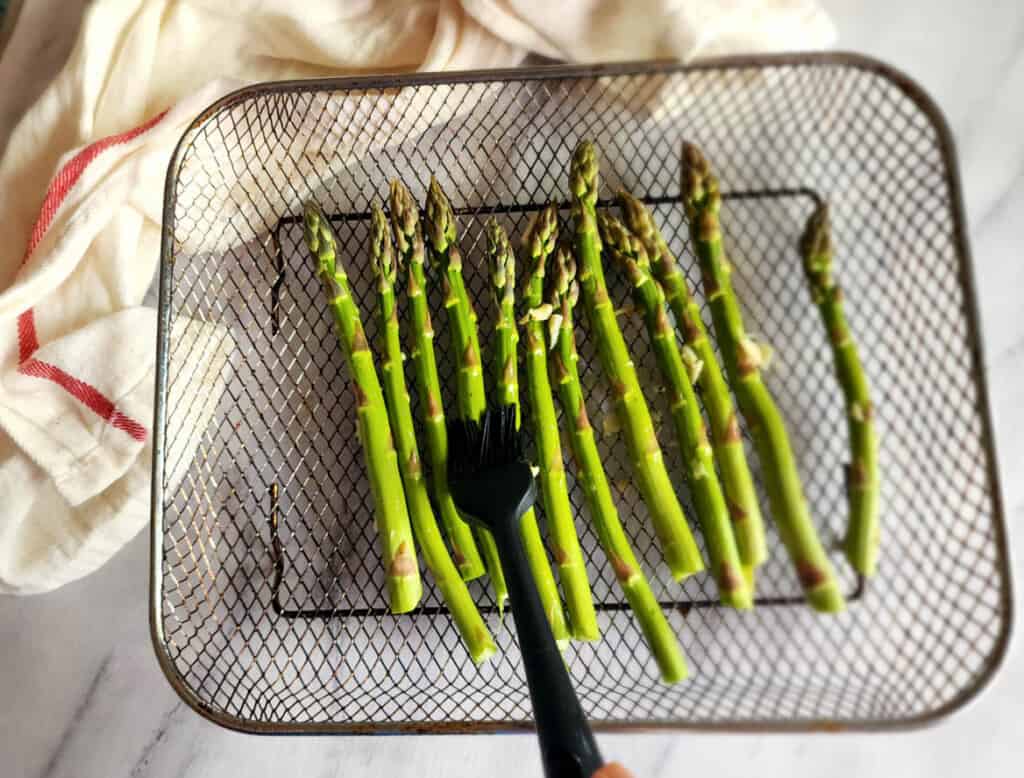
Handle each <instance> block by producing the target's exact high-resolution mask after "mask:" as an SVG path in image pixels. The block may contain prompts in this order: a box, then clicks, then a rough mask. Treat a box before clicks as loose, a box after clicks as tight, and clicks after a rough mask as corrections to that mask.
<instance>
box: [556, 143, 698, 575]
mask: <svg viewBox="0 0 1024 778" xmlns="http://www.w3.org/2000/svg"><path fill="white" fill-rule="evenodd" d="M569 189H570V192H571V195H572V215H573V221H574V227H575V229H574V236H573V237H574V244H575V250H576V256H577V259H578V262H579V269H580V270H579V280H580V286H581V288H582V291H583V303H584V306H585V307H586V310H587V314H588V317H589V319H590V325H591V327H592V329H593V331H594V336H595V338H596V339H597V347H598V355H599V357H600V360H601V365H602V367H603V368H604V372H605V374H606V375H607V376H608V379H609V380H610V382H611V385H612V389H613V392H614V396H615V404H616V409H617V412H618V415H619V421H620V423H621V424H622V429H623V432H624V433H625V435H626V442H627V444H628V446H629V454H630V459H631V460H632V462H633V468H634V470H635V472H636V476H637V484H638V486H639V488H640V493H641V494H642V495H643V497H644V500H645V502H646V503H647V506H648V508H649V509H650V511H651V518H652V521H653V523H654V529H655V532H656V533H657V535H658V539H659V540H660V541H661V551H662V554H663V555H664V557H665V561H666V562H667V563H668V566H669V569H670V570H671V571H672V575H673V577H674V578H675V579H676V580H677V581H678V580H682V579H683V578H686V577H687V576H689V575H692V574H693V573H696V572H698V571H700V570H702V569H703V568H704V563H703V561H702V560H701V558H700V551H699V550H698V549H697V544H696V543H695V542H694V539H693V535H692V534H691V532H690V528H689V526H687V524H686V517H685V516H684V515H683V508H682V506H681V505H680V504H679V499H678V497H676V493H675V491H674V490H673V488H672V481H671V480H670V479H669V476H668V471H667V470H666V469H665V462H664V459H663V457H662V453H661V447H660V446H659V444H658V437H657V435H656V434H655V431H654V422H653V421H652V420H651V413H650V410H649V409H648V408H647V402H646V401H645V400H644V396H643V392H642V391H641V389H640V381H639V379H638V378H637V374H636V368H634V366H633V361H632V359H631V358H630V356H629V351H628V349H627V348H626V341H625V339H624V338H623V337H622V331H621V330H620V329H619V324H618V322H617V321H616V320H615V311H614V309H613V307H612V304H611V301H610V300H609V299H608V289H607V288H606V286H605V282H604V269H603V268H602V266H601V239H600V237H599V236H598V234H597V212H596V210H595V206H596V203H597V156H596V153H595V151H594V146H593V144H592V143H591V142H590V141H583V142H582V143H580V144H579V146H577V147H576V151H575V152H574V153H573V158H572V167H571V170H570V176H569Z"/></svg>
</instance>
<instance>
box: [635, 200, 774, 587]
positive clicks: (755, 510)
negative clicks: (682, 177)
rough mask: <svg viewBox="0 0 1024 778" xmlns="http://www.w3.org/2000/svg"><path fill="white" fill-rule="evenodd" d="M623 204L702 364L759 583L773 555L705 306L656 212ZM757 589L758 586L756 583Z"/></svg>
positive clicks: (741, 531) (729, 489) (746, 553)
mask: <svg viewBox="0 0 1024 778" xmlns="http://www.w3.org/2000/svg"><path fill="white" fill-rule="evenodd" d="M619 204H620V206H621V207H622V213H623V217H624V220H625V222H626V226H627V227H629V229H630V231H631V232H633V234H635V235H636V236H637V237H638V238H640V241H641V243H643V246H644V248H645V249H646V250H647V259H648V261H649V262H650V264H651V271H652V272H653V274H654V277H655V278H656V279H657V280H658V283H660V284H661V286H662V288H663V289H664V290H665V299H666V301H667V302H668V306H669V309H670V310H671V311H672V315H673V316H674V317H675V320H676V326H677V327H679V329H680V331H681V333H682V336H683V342H684V343H685V344H686V345H687V346H689V347H690V348H691V349H693V351H694V353H696V355H697V358H698V359H699V360H700V362H701V365H702V368H701V371H700V374H699V376H698V377H697V387H698V389H700V392H701V397H702V399H703V400H704V408H705V410H706V411H707V414H708V421H709V426H710V427H711V445H712V447H713V448H714V451H715V461H716V462H717V463H718V467H719V470H720V471H721V474H722V488H723V489H724V491H725V498H726V501H727V502H728V506H729V515H730V516H731V517H732V522H733V532H734V534H735V537H736V545H737V547H738V548H739V552H740V561H742V562H743V566H744V573H745V575H744V577H745V578H747V579H748V581H751V582H752V581H753V568H755V567H757V566H758V565H760V564H761V563H763V562H764V561H765V559H767V557H768V547H767V545H766V543H765V534H764V520H763V519H762V518H761V508H760V506H759V505H758V502H757V491H756V490H755V488H754V479H753V477H752V476H751V474H750V467H749V466H748V465H747V457H746V454H745V453H744V451H743V438H742V437H741V435H740V426H739V423H738V422H737V419H736V411H735V409H734V408H733V403H732V396H731V395H730V394H729V387H728V385H727V384H726V382H725V378H724V377H723V376H722V369H721V367H720V366H719V364H718V357H717V356H716V355H715V349H714V346H713V345H712V344H711V340H710V338H708V333H707V330H706V329H705V328H704V320H703V318H702V317H701V314H700V306H699V305H698V304H697V301H696V300H694V298H693V295H692V294H691V292H690V287H689V285H688V284H687V282H686V277H685V276H684V275H683V273H682V271H681V270H680V269H679V263H678V262H677V261H676V258H675V256H673V254H672V252H671V251H670V250H669V247H668V243H667V242H666V241H665V238H664V237H663V236H662V234H661V231H660V230H659V229H658V227H657V225H656V224H655V222H654V218H653V217H652V216H651V214H650V212H649V211H648V210H647V208H646V207H645V206H644V204H643V203H642V202H640V201H639V200H638V199H637V198H635V197H633V196H632V195H631V194H629V193H628V192H619ZM751 588H752V587H751Z"/></svg>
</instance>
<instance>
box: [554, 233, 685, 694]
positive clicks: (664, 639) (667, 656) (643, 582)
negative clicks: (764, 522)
mask: <svg viewBox="0 0 1024 778" xmlns="http://www.w3.org/2000/svg"><path fill="white" fill-rule="evenodd" d="M578 297H579V283H578V282H577V281H576V265H575V263H574V262H573V259H572V255H571V254H570V253H569V252H568V251H567V250H565V249H564V248H559V249H558V251H557V252H556V253H555V261H554V273H553V275H552V283H550V284H549V285H548V297H547V302H548V304H549V305H551V308H552V311H554V313H555V314H557V315H558V316H560V317H561V318H560V319H557V320H556V321H558V322H559V326H558V333H557V335H556V341H555V344H554V347H553V348H552V349H551V354H550V356H551V366H552V370H553V372H554V375H555V381H556V383H557V388H558V396H559V399H560V401H561V405H562V413H563V415H564V417H565V418H566V419H568V423H569V433H570V435H569V442H570V444H571V446H572V453H573V459H574V461H575V462H576V479H577V482H578V483H579V484H580V486H581V487H582V488H583V494H584V496H585V497H586V500H587V507H588V509H589V510H590V516H591V518H592V519H593V521H594V527H595V529H596V530H597V537H598V540H599V541H600V542H601V547H602V548H603V549H604V552H605V554H606V555H607V557H608V560H609V562H611V566H612V570H613V571H614V573H615V578H616V580H617V581H618V582H619V586H620V587H622V592H623V594H625V596H626V601H627V602H629V605H630V607H631V608H632V609H633V613H634V614H635V615H636V619H637V622H639V624H640V630H641V631H642V632H643V634H644V638H645V639H646V641H647V645H648V646H649V647H650V650H651V653H652V654H653V655H654V659H655V661H656V662H657V663H658V669H659V670H660V672H661V678H662V680H663V681H665V683H677V682H679V681H682V680H683V679H684V678H686V676H687V669H686V660H685V659H684V657H683V652H682V649H680V647H679V642H678V641H677V640H676V636H675V633H674V632H673V631H672V627H671V626H670V625H669V623H668V619H666V618H665V614H664V613H663V612H662V610H661V606H660V605H659V604H658V600H657V598H655V596H654V592H653V591H651V587H650V584H649V583H648V582H647V577H646V576H645V575H644V573H643V570H641V568H640V564H639V562H637V559H636V556H635V555H634V553H633V549H632V547H631V546H630V544H629V539H628V537H627V536H626V532H625V530H624V529H623V527H622V522H621V521H620V519H619V512H618V509H617V508H616V507H615V500H614V498H613V497H612V491H611V488H610V486H609V484H608V476H607V475H606V474H605V471H604V465H602V464H601V455H600V454H599V453H598V450H597V442H596V440H595V438H594V429H593V427H591V426H590V419H589V418H588V416H587V406H586V402H585V401H584V399H583V388H582V386H581V384H580V375H579V369H578V367H577V363H578V362H579V356H578V355H577V353H576V334H575V328H574V326H573V309H574V307H575V305H576V301H577V299H578ZM553 315H554V314H553Z"/></svg>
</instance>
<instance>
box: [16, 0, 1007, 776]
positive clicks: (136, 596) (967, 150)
mask: <svg viewBox="0 0 1024 778" xmlns="http://www.w3.org/2000/svg"><path fill="white" fill-rule="evenodd" d="M82 4H83V3H82V0H78V1H77V2H74V3H65V4H63V5H62V6H61V9H62V10H61V14H60V17H61V22H60V25H59V26H58V27H56V28H53V29H51V30H50V31H49V34H48V35H46V36H42V35H41V37H40V40H39V41H38V49H37V53H38V55H39V57H38V58H37V59H35V60H34V66H33V72H32V73H31V74H30V78H29V82H30V84H34V83H39V84H45V82H46V79H47V78H48V75H47V74H48V73H52V72H54V71H55V70H56V69H57V68H58V67H59V66H60V61H61V57H62V56H64V54H65V53H66V47H67V41H68V40H70V39H71V36H73V33H74V16H75V14H74V13H71V12H70V8H77V7H79V6H81V5H82ZM823 4H824V6H825V7H826V8H827V9H828V10H829V12H830V13H831V14H832V15H833V18H834V19H835V20H836V22H837V24H838V27H839V30H840V35H841V40H840V46H841V47H842V48H844V49H850V50H856V51H862V52H865V53H867V54H870V55H873V56H876V57H878V58H880V59H883V60H886V61H888V62H890V63H892V64H894V65H896V66H897V67H899V68H901V69H903V70H905V71H906V72H907V73H909V74H910V75H911V76H913V77H914V78H916V79H918V80H919V81H920V82H921V83H922V84H923V85H924V86H925V87H926V89H927V90H928V91H929V92H930V93H931V95H932V96H933V97H934V98H935V99H936V101H937V102H938V104H939V105H940V106H941V107H942V109H943V110H944V111H945V112H946V115H947V118H948V119H949V123H950V125H951V126H952V128H953V131H954V134H955V136H956V139H957V143H958V147H959V153H960V163H961V168H962V174H963V183H964V189H965V196H966V203H967V209H968V216H969V228H970V237H971V240H972V248H973V254H974V261H975V265H976V275H977V281H978V292H979V298H980V303H981V314H982V326H983V332H984V359H985V370H986V372H987V374H988V378H989V386H990V391H991V399H992V405H993V409H994V415H995V425H996V432H997V446H998V451H999V460H1000V468H1001V471H1002V481H1003V487H1004V492H1005V500H1006V511H1007V517H1008V520H1009V523H1010V533H1011V542H1015V543H1016V548H1015V550H1016V552H1017V553H1016V554H1015V555H1014V556H1015V563H1014V572H1015V575H1016V578H1017V580H1022V579H1024V479H1021V478H1020V477H1019V474H1020V473H1021V472H1022V468H1024V436H1019V435H1016V434H1015V432H1014V431H1015V430H1016V429H1017V425H1018V424H1019V425H1021V426H1022V427H1024V403H1022V402H1021V398H1022V397H1024V316H1022V315H1021V312H1022V308H1021V302H1020V300H1021V296H1020V290H1021V289H1022V288H1024V263H1022V262H1021V261H1020V257H1019V251H1020V246H1021V245H1022V243H1024V228H1022V226H1021V225H1022V220H1021V214H1024V143H1022V142H1021V138H1024V100H1021V95H1024V7H1022V6H1021V5H1020V3H1019V2H1014V1H1013V0H1008V1H1006V2H997V0H990V1H989V2H986V3H984V4H977V5H975V6H972V5H971V4H967V3H963V2H957V0H912V1H909V2H903V3H893V2H891V1H889V0H870V1H868V0H823ZM44 5H48V6H51V7H55V6H56V3H52V2H49V3H39V5H38V6H36V4H35V3H32V4H26V6H28V7H27V8H23V9H22V13H31V14H33V15H34V16H36V17H38V18H42V11H41V9H40V7H41V6H44ZM34 6H35V7H34ZM40 26H41V25H40ZM15 44H17V45H18V46H19V47H22V49H23V51H22V53H21V54H20V55H19V58H20V59H21V61H22V62H28V61H29V58H28V57H27V56H26V55H25V51H30V50H31V44H30V43H26V42H24V41H18V40H17V38H15V39H12V44H11V45H15ZM25 47H28V48H25ZM5 66H8V62H4V63H0V82H3V83H9V82H8V81H7V80H6V79H7V78H9V77H11V76H12V75H13V74H12V73H11V72H10V71H9V69H8V70H5ZM32 88H35V87H31V86H30V87H29V89H32ZM39 88H41V87H39ZM30 99H31V95H30V96H29V97H24V98H19V97H14V98H7V97H6V96H5V99H4V101H3V102H2V110H0V149H2V148H3V145H4V141H5V138H6V135H7V133H8V132H9V130H10V126H11V125H12V124H13V121H14V120H15V119H16V116H17V115H20V111H21V110H23V109H24V106H25V105H27V104H28V103H27V101H28V100H30ZM1015 476H1017V477H1015ZM147 567H148V547H147V539H146V537H144V536H140V537H138V538H137V539H136V540H135V541H134V542H132V543H131V544H130V545H129V546H128V547H127V548H126V549H125V550H124V551H123V552H122V553H120V554H119V555H118V556H117V557H116V558H115V559H114V560H113V561H112V562H111V563H110V564H109V565H108V566H107V567H105V568H104V569H103V570H101V571H100V572H98V573H96V574H95V575H93V576H91V577H89V578H87V579H86V580H84V581H81V582H79V583H77V584H73V585H71V586H68V587H66V588H64V589H63V590H60V591H58V592H55V593H53V594H50V595H46V596H40V597H32V598H5V599H0V636H2V644H3V661H2V662H0V699H2V700H3V703H2V705H0V765H2V768H0V773H2V774H3V775H5V776H11V778H22V777H23V776H24V777H26V778H27V777H29V776H39V777H40V778H63V777H64V776H68V777H72V776H73V777H74V778H91V777H92V776H97V777H98V776H129V775H130V776H153V778H160V777H162V776H167V777H168V778H170V777H171V776H174V777H175V778H186V777H187V778H204V777H205V776H218V775H228V774H231V775H236V774H238V775H251V776H262V775H268V776H269V775H275V776H277V775H307V776H335V775H339V776H340V775H388V776H391V777H392V778H401V777H402V776H414V775H415V776H420V775H428V776H429V775H442V774H443V775H467V776H468V775H477V776H500V775H539V774H540V769H539V759H538V757H537V754H536V747H535V745H534V743H533V741H532V739H531V738H529V737H527V736H505V737H495V736H489V737H488V736H468V737H460V736H415V737H413V736H410V737H406V738H403V739H402V740H401V741H396V740H394V739H392V738H365V737H363V738H359V737H322V738H289V739H285V738H276V737H254V736H247V735H241V734H237V733H234V732H230V731H227V730H224V729H221V728H219V727H217V726H215V725H213V724H211V723H209V722H208V721H206V720H204V719H202V718H200V717H199V716H198V715H196V714H195V713H193V712H192V711H191V710H190V709H189V708H188V707H187V706H185V705H184V704H183V703H182V702H181V701H180V700H179V699H178V698H177V696H176V695H175V693H174V692H173V691H172V689H171V687H170V686H169V685H168V683H167V682H166V680H165V679H164V677H163V675H162V674H161V672H160V670H159V668H158V666H157V663H156V660H155V658H154V656H153V651H152V648H151V646H150V640H149V631H148V612H147V599H148V597H147ZM1021 688H1024V649H1022V648H1021V644H1020V641H1017V642H1015V643H1014V644H1013V645H1012V646H1011V649H1010V654H1009V656H1008V657H1007V660H1006V662H1005V664H1004V666H1003V668H1002V670H1001V672H1000V673H999V675H998V676H997V677H996V679H995V681H994V682H993V683H992V685H991V687H990V688H989V689H987V690H986V691H985V692H984V693H983V694H982V696H981V697H980V698H978V699H977V700H976V701H974V702H973V703H972V704H971V705H969V706H968V708H967V709H966V710H963V711H961V712H959V713H957V714H955V715H954V716H953V717H952V718H950V719H949V720H946V721H943V722H941V723H939V724H937V725H935V726H933V727H930V728H928V729H926V730H922V731H918V732H910V733H899V734H890V735H884V736H879V735H844V736H821V735H819V736H798V735H732V736H728V737H726V736H722V735H700V734H691V733H686V734H681V735H680V734H651V735H618V736H616V735H610V736H603V737H602V743H603V747H604V750H605V752H606V753H607V754H609V755H612V756H614V757H615V758H618V759H619V760H621V761H623V762H625V763H626V764H628V765H629V766H630V767H631V768H632V769H633V770H634V771H635V773H636V775H637V777H638V778H658V777H659V776H670V775H678V774H680V773H681V772H683V771H685V773H686V774H688V775H695V776H697V775H715V776H718V777H719V778H728V776H732V775H736V776H741V775H742V776H744V777H745V776H749V775H750V774H751V772H752V770H753V769H755V765H756V771H757V772H758V773H761V774H766V775H782V774H785V775H786V776H789V777H790V778H798V777H799V776H820V775H822V774H826V773H827V774H829V775H831V776H834V778H844V777H845V776H871V775H893V776H900V777H901V778H912V777H913V776H929V778H935V777H937V776H958V775H967V774H977V775H995V774H1010V772H1009V771H1007V769H1006V768H1008V767H1009V766H1010V765H1011V764H1013V763H1016V762H1018V761H1019V756H1020V754H1021V745H1020V740H1019V734H1018V733H1017V729H1018V727H1019V722H1020V721H1021V720H1022V719H1024V696H1022V695H1021V693H1020V690H1021ZM968 743H969V744H970V746H969V747H965V744H968ZM725 757H727V758H725ZM1018 769H1019V768H1018Z"/></svg>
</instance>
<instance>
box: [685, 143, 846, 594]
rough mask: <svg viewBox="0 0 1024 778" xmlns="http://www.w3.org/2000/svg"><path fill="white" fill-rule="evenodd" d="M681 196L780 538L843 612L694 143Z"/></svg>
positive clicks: (816, 587) (803, 578)
mask: <svg viewBox="0 0 1024 778" xmlns="http://www.w3.org/2000/svg"><path fill="white" fill-rule="evenodd" d="M682 193H683V204H684V206H685V209H686V215H687V218H688V220H689V222H690V234H691V236H692V238H693V242H694V247H695V249H696V254H697V259H698V261H699V262H700V266H701V274H702V276H703V279H704V293H705V295H706V296H707V299H708V303H709V305H710V307H711V318H712V321H713V322H714V325H715V334H716V335H717V336H718V343H719V346H720V348H721V350H722V358H723V359H724V361H725V369H726V372H727V373H728V375H729V380H730V381H731V383H732V387H733V390H734V391H735V392H736V399H737V401H738V402H739V406H740V410H741V411H742V413H743V416H744V418H745V419H746V421H747V424H748V425H749V427H750V432H751V435H752V436H753V439H754V446H755V448H756V450H757V455H758V458H759V459H760V460H761V466H762V468H764V475H765V486H766V488H767V491H768V502H769V505H770V507H771V511H772V515H773V516H774V517H775V522H776V524H777V525H778V528H779V536H780V537H781V538H782V542H783V544H784V545H785V547H786V551H787V552H788V553H789V556H790V558H791V559H792V561H793V565H794V566H795V567H796V572H797V575H798V577H799V579H800V583H801V585H802V586H803V589H804V594H805V596H806V597H807V600H808V602H809V603H810V604H811V606H812V607H813V608H814V609H815V610H818V611H824V612H835V611H840V610H842V609H843V608H844V607H845V602H844V599H843V595H842V592H841V591H840V589H839V584H838V581H837V580H836V576H835V572H834V571H833V569H832V563H831V562H830V561H829V558H828V556H827V555H826V554H825V549H824V548H822V545H821V541H820V540H819V538H818V533H817V531H816V530H815V528H814V522H813V521H812V520H811V515H810V511H809V510H808V508H807V500H806V498H805V497H804V493H803V487H802V486H801V484H800V474H799V473H798V472H797V469H796V460H795V458H794V456H793V450H792V448H791V446H790V443H789V436H788V435H787V434H786V427H785V423H784V422H783V420H782V415H781V414H780V413H779V409H778V408H777V407H776V405H775V401H774V400H773V399H772V396H771V394H770V393H769V391H768V388H767V387H766V386H765V385H764V382H763V381H762V380H761V372H760V365H761V363H762V360H763V357H762V355H761V351H760V349H759V348H758V346H757V344H755V343H754V341H753V340H751V339H750V337H749V336H748V335H747V333H746V331H745V330H744V327H743V317H742V314H741V312H740V307H739V302H738V301H737V299H736V294H735V292H734V291H733V288H732V281H731V280H730V275H731V272H732V271H731V268H730V267H729V264H728V262H727V261H726V258H725V252H724V250H723V248H722V233H721V228H720V225H719V220H718V211H719V207H720V205H721V199H720V197H719V192H718V179H717V178H716V177H715V176H714V175H713V174H712V172H711V168H710V166H709V165H708V162H707V160H706V159H705V158H704V156H703V155H702V154H701V152H700V150H699V149H697V147H696V146H694V145H692V144H689V143H687V144H684V146H683V165H682Z"/></svg>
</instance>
